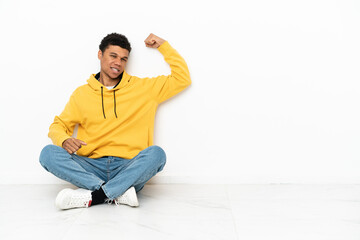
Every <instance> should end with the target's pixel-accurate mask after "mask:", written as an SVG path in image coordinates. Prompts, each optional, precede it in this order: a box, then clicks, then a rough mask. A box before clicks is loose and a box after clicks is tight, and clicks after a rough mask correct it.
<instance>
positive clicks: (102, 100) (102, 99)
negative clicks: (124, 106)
mask: <svg viewBox="0 0 360 240" xmlns="http://www.w3.org/2000/svg"><path fill="white" fill-rule="evenodd" d="M113 92H114V113H115V116H116V118H118V116H117V114H116V97H115V91H113ZM101 103H102V110H103V115H104V119H106V116H105V109H104V89H103V86H101Z"/></svg>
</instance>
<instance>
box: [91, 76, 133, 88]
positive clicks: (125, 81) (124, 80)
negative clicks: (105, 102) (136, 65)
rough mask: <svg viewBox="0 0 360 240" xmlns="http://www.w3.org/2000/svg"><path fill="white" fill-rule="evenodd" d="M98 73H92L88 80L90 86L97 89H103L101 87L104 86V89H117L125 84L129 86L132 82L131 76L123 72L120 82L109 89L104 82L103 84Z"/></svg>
mask: <svg viewBox="0 0 360 240" xmlns="http://www.w3.org/2000/svg"><path fill="white" fill-rule="evenodd" d="M95 76H96V74H91V75H90V78H89V79H88V80H87V82H88V84H89V86H90V87H91V88H92V89H93V90H95V91H101V87H103V89H104V90H103V91H116V90H119V89H121V88H123V87H125V86H127V85H128V84H129V83H130V79H131V76H130V75H129V74H127V72H125V71H124V72H123V76H122V78H121V81H120V83H119V84H118V85H117V86H116V87H114V88H113V89H110V90H109V89H107V88H106V87H105V86H104V85H103V84H101V83H100V82H99V81H98V80H97V79H96V78H95Z"/></svg>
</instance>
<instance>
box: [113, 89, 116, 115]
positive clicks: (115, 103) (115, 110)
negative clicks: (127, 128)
mask: <svg viewBox="0 0 360 240" xmlns="http://www.w3.org/2000/svg"><path fill="white" fill-rule="evenodd" d="M113 92H114V113H115V116H116V118H117V114H116V98H115V91H113Z"/></svg>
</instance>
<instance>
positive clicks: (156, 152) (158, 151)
mask: <svg viewBox="0 0 360 240" xmlns="http://www.w3.org/2000/svg"><path fill="white" fill-rule="evenodd" d="M149 151H150V152H151V153H152V154H153V156H155V159H156V160H157V161H158V164H159V165H160V166H164V165H165V163H166V153H165V151H164V150H163V149H162V148H161V147H159V146H156V145H153V146H151V147H149Z"/></svg>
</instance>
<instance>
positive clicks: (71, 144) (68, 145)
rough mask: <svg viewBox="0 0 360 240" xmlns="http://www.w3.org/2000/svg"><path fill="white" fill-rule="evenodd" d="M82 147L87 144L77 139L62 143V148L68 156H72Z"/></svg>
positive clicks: (69, 139)
mask: <svg viewBox="0 0 360 240" xmlns="http://www.w3.org/2000/svg"><path fill="white" fill-rule="evenodd" d="M82 145H87V144H86V143H85V142H83V141H81V140H79V139H76V138H68V139H66V140H65V141H64V142H63V144H62V147H63V148H64V149H65V150H66V151H67V152H68V153H69V154H73V153H74V152H76V151H77V150H79V149H80V148H81V146H82Z"/></svg>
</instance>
